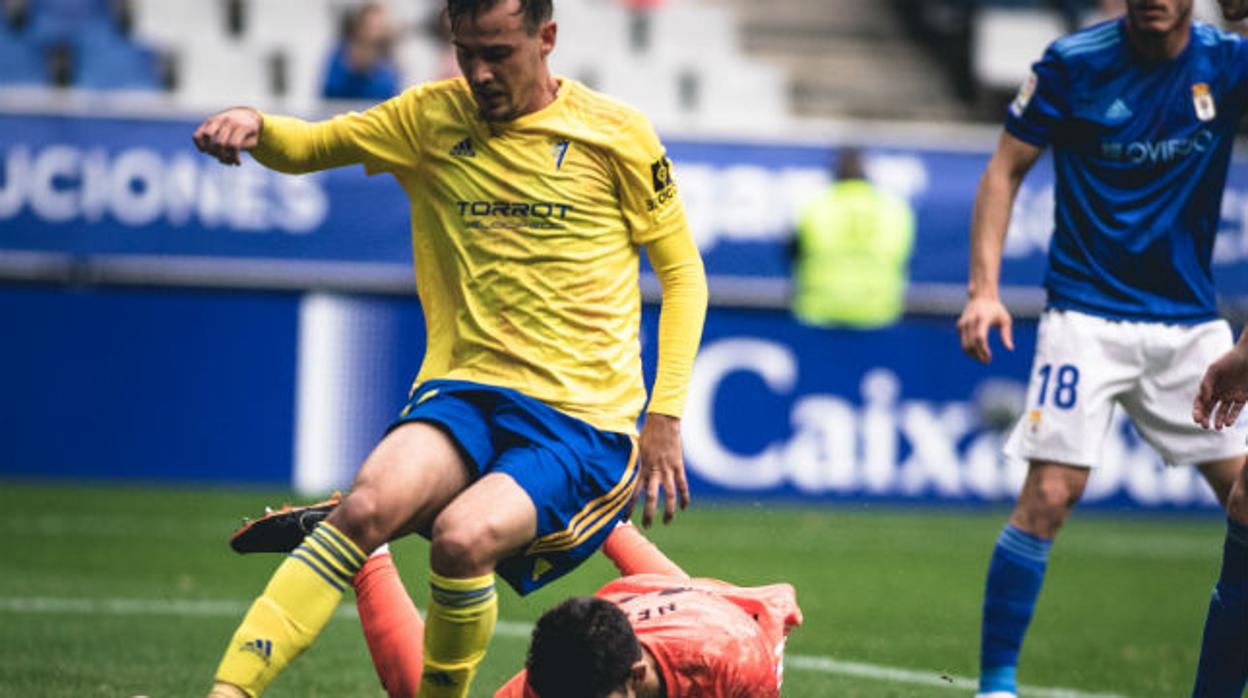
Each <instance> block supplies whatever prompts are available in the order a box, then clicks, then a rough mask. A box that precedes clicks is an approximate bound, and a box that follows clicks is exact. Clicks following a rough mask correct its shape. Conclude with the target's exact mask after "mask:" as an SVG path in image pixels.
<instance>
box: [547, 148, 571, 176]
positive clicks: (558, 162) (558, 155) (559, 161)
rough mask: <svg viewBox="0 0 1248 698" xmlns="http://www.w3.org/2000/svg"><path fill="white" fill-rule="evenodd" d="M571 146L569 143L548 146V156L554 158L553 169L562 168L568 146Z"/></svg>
mask: <svg viewBox="0 0 1248 698" xmlns="http://www.w3.org/2000/svg"><path fill="white" fill-rule="evenodd" d="M570 145H572V142H571V141H559V142H558V143H556V144H554V145H552V146H550V154H551V155H554V156H555V169H556V170H557V169H559V168H561V167H563V159H564V158H565V157H566V156H567V154H568V146H570Z"/></svg>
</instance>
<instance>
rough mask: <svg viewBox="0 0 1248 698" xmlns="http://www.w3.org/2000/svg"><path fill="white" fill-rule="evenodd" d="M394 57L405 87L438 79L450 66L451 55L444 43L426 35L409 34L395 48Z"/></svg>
mask: <svg viewBox="0 0 1248 698" xmlns="http://www.w3.org/2000/svg"><path fill="white" fill-rule="evenodd" d="M394 58H395V62H396V63H398V65H399V71H400V75H401V77H402V81H403V82H402V85H403V86H404V87H407V86H410V85H415V84H418V83H422V82H428V81H430V80H438V79H440V78H441V77H443V75H444V73H445V71H446V69H447V68H448V67H449V64H448V58H449V57H448V56H447V53H446V51H445V50H444V49H443V47H442V45H441V44H440V43H439V42H437V41H434V40H433V39H429V38H426V37H424V36H409V37H407V38H406V39H404V40H403V41H400V42H399V44H398V46H396V47H395V49H394Z"/></svg>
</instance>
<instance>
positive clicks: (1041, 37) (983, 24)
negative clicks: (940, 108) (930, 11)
mask: <svg viewBox="0 0 1248 698" xmlns="http://www.w3.org/2000/svg"><path fill="white" fill-rule="evenodd" d="M1065 32H1066V24H1065V21H1064V20H1063V19H1062V16H1061V14H1059V13H1058V12H1057V11H1055V10H1050V9H1046V8H1012V7H988V8H984V9H983V10H981V11H980V13H979V15H978V16H977V17H976V20H975V35H974V41H973V46H974V48H973V49H972V56H971V65H972V70H973V74H974V76H975V80H976V81H977V82H978V83H979V84H980V85H982V86H984V87H987V88H989V89H994V90H1013V89H1016V88H1017V87H1018V86H1019V85H1021V84H1022V82H1023V80H1025V79H1026V78H1027V75H1028V74H1029V73H1030V72H1031V64H1032V63H1034V62H1035V61H1036V60H1038V59H1039V58H1040V56H1041V55H1042V54H1043V53H1044V49H1045V48H1046V47H1047V46H1048V45H1049V43H1050V42H1052V41H1053V40H1054V39H1056V38H1058V37H1059V36H1061V35H1062V34H1064V33H1065Z"/></svg>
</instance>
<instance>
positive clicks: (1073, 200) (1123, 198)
mask: <svg viewBox="0 0 1248 698" xmlns="http://www.w3.org/2000/svg"><path fill="white" fill-rule="evenodd" d="M1241 1H1242V0H1226V1H1225V2H1224V3H1223V8H1224V12H1226V13H1227V14H1228V15H1230V14H1232V12H1233V11H1238V10H1237V8H1231V7H1229V6H1230V5H1232V4H1234V5H1238V4H1241ZM1246 108H1248V43H1245V42H1243V41H1241V40H1240V39H1239V38H1238V37H1236V36H1233V35H1230V34H1226V33H1223V32H1221V31H1219V30H1217V29H1214V28H1213V27H1210V26H1207V25H1204V24H1201V23H1198V22H1193V21H1192V0H1128V2H1127V14H1126V16H1125V17H1123V18H1120V19H1117V20H1113V21H1109V22H1105V23H1102V24H1098V25H1095V26H1092V27H1090V28H1088V29H1087V30H1084V31H1081V32H1079V33H1076V34H1073V35H1071V36H1067V37H1064V38H1062V39H1059V40H1057V41H1056V42H1054V43H1053V44H1052V45H1051V46H1050V47H1049V48H1048V50H1047V51H1046V52H1045V54H1044V56H1043V58H1041V60H1040V61H1039V62H1037V63H1036V64H1035V66H1034V69H1033V72H1032V74H1031V76H1030V78H1029V79H1028V80H1027V82H1026V83H1025V84H1024V85H1023V87H1022V89H1021V90H1020V91H1019V94H1018V96H1017V98H1016V99H1015V100H1014V102H1013V104H1012V105H1011V106H1010V109H1009V115H1008V117H1007V119H1006V123H1005V132H1004V133H1003V134H1002V136H1001V140H1000V143H999V145H998V146H997V150H996V152H995V153H994V154H993V157H992V159H991V161H990V162H989V164H988V167H987V169H986V170H985V172H984V175H983V178H982V179H981V181H980V185H979V190H978V192H977V194H976V198H975V209H974V216H973V221H972V230H971V269H970V279H969V284H968V295H969V300H968V301H967V305H966V308H965V310H964V311H963V313H962V317H961V318H960V319H959V320H958V331H959V334H960V336H961V342H962V348H963V350H964V351H965V352H966V353H967V354H969V355H970V356H972V357H974V358H976V359H978V360H980V361H983V362H988V361H989V360H991V358H992V355H991V352H990V350H989V343H988V335H989V332H990V330H991V329H992V328H993V327H996V328H998V329H999V330H1000V332H1001V338H1002V341H1003V343H1004V344H1005V346H1006V348H1007V349H1012V348H1013V340H1012V336H1011V320H1010V314H1009V312H1008V311H1007V310H1006V308H1005V306H1004V305H1003V304H1002V303H1001V300H1000V298H999V296H998V280H999V275H1000V266H1001V252H1002V246H1003V243H1004V239H1005V233H1006V229H1007V228H1008V226H1009V220H1010V211H1011V208H1012V206H1013V201H1014V197H1015V195H1016V193H1017V191H1018V187H1019V184H1020V183H1021V182H1022V179H1023V177H1024V176H1025V175H1026V173H1027V172H1028V171H1029V170H1030V169H1031V167H1032V166H1033V165H1034V164H1035V162H1036V160H1037V159H1038V158H1039V156H1040V154H1041V152H1042V151H1043V150H1044V149H1045V148H1046V147H1051V148H1052V151H1053V164H1054V169H1055V172H1056V179H1057V205H1056V211H1055V226H1054V234H1053V238H1052V242H1051V245H1050V249H1049V264H1048V270H1047V274H1046V276H1045V287H1046V289H1047V291H1048V307H1047V309H1046V310H1045V313H1044V316H1043V317H1042V318H1041V321H1040V330H1039V335H1038V339H1037V346H1036V356H1035V365H1034V368H1033V370H1032V378H1031V385H1030V387H1029V389H1028V397H1027V401H1028V405H1027V407H1028V409H1027V411H1026V413H1025V414H1024V416H1023V418H1022V419H1021V420H1020V422H1019V424H1018V426H1017V427H1016V428H1015V430H1014V433H1013V435H1012V436H1011V438H1010V440H1009V444H1008V445H1007V450H1009V451H1011V452H1013V453H1015V454H1017V455H1019V456H1021V457H1023V458H1025V459H1027V460H1028V461H1029V463H1030V466H1029V469H1028V474H1027V477H1026V480H1025V482H1024V484H1023V490H1022V492H1021V493H1020V494H1019V498H1018V501H1017V504H1016V505H1015V508H1014V511H1013V513H1012V514H1011V516H1010V519H1009V522H1008V523H1007V524H1006V526H1005V529H1004V530H1003V531H1002V533H1001V536H1000V538H999V539H998V541H997V545H996V548H995V550H994V551H993V556H992V561H991V563H990V565H989V569H988V580H987V590H986V593H985V598H984V616H983V630H982V645H981V654H980V683H979V694H980V696H991V697H992V698H1006V697H1012V696H1015V695H1016V693H1017V686H1016V684H1015V668H1016V666H1017V663H1018V654H1019V650H1020V648H1021V646H1022V641H1023V636H1024V634H1025V633H1026V630H1027V625H1028V623H1029V621H1030V620H1031V616H1032V611H1033V609H1034V607H1035V602H1036V598H1037V597H1038V595H1039V593H1040V587H1041V584H1042V582H1043V579H1044V572H1045V567H1046V562H1047V558H1048V551H1049V547H1050V545H1051V543H1052V541H1053V539H1054V538H1055V537H1056V536H1057V532H1058V530H1059V529H1060V528H1061V526H1062V523H1063V522H1064V521H1065V520H1066V518H1067V516H1068V515H1069V513H1070V511H1071V509H1072V507H1073V506H1074V504H1075V502H1076V501H1078V500H1079V497H1080V496H1081V494H1082V493H1083V490H1084V487H1085V485H1086V483H1087V480H1088V475H1089V472H1090V469H1091V468H1092V467H1094V466H1095V465H1096V464H1097V461H1098V460H1099V458H1100V456H1101V445H1102V443H1103V442H1104V440H1105V436H1106V434H1107V432H1108V430H1109V428H1110V425H1111V424H1112V416H1113V412H1114V410H1115V409H1116V406H1117V407H1121V408H1122V409H1124V410H1126V413H1127V415H1128V416H1129V417H1130V418H1131V420H1132V421H1133V422H1134V424H1135V426H1136V428H1137V429H1138V430H1139V432H1140V433H1141V434H1142V435H1143V437H1144V438H1145V439H1146V440H1147V441H1148V442H1149V443H1150V444H1151V445H1152V446H1153V447H1155V448H1156V449H1157V450H1158V451H1159V452H1160V453H1161V455H1162V456H1163V457H1164V458H1165V460H1166V461H1167V462H1168V463H1172V464H1180V463H1190V464H1195V465H1196V467H1197V468H1199V470H1200V472H1201V474H1202V475H1203V476H1204V477H1205V479H1206V480H1207V481H1208V482H1209V484H1210V485H1211V486H1212V488H1213V490H1214V492H1215V493H1216V494H1217V496H1218V498H1219V499H1220V500H1221V501H1222V503H1223V504H1224V505H1227V504H1228V503H1229V511H1230V512H1231V519H1230V523H1229V524H1228V535H1227V548H1226V550H1227V551H1228V552H1227V554H1226V557H1225V559H1224V574H1223V577H1224V580H1223V581H1224V582H1226V584H1224V585H1223V584H1220V585H1219V591H1215V594H1214V599H1213V602H1212V603H1211V605H1210V611H1209V618H1208V621H1207V623H1206V632H1205V639H1204V646H1203V649H1202V654H1201V662H1200V668H1199V672H1198V676H1197V680H1196V691H1195V695H1198V696H1237V697H1238V696H1240V694H1241V693H1242V691H1243V686H1244V678H1245V673H1248V649H1246V645H1248V642H1246V641H1245V634H1246V633H1248V624H1245V623H1244V622H1243V620H1242V619H1243V618H1244V609H1245V604H1248V588H1246V587H1248V569H1245V568H1248V564H1245V561H1244V559H1243V558H1244V557H1245V551H1244V550H1243V545H1244V541H1243V536H1242V531H1243V528H1242V526H1243V525H1244V524H1248V516H1246V513H1245V501H1246V494H1248V492H1246V488H1245V483H1244V481H1243V477H1244V475H1243V464H1244V451H1245V445H1244V442H1245V439H1244V432H1243V431H1241V430H1233V429H1228V430H1223V431H1204V430H1201V429H1200V428H1198V427H1197V426H1195V425H1194V424H1192V422H1191V420H1190V419H1189V418H1188V416H1187V415H1188V414H1190V409H1191V408H1190V406H1191V404H1192V400H1193V399H1194V398H1195V396H1196V391H1197V386H1198V384H1199V381H1200V375H1201V374H1200V372H1201V371H1203V370H1204V368H1205V367H1206V366H1208V365H1209V363H1210V362H1211V361H1213V360H1214V359H1215V358H1216V357H1218V356H1219V355H1221V354H1222V353H1223V352H1224V351H1226V350H1227V349H1228V348H1229V347H1230V345H1231V332H1230V328H1229V327H1228V326H1227V324H1226V323H1225V322H1224V321H1222V320H1220V319H1219V318H1218V315H1217V307H1216V300H1215V294H1214V287H1213V279H1212V276H1211V273H1210V258H1211V256H1212V251H1213V242H1214V237H1215V234H1216V232H1217V227H1218V213H1219V210H1220V206H1221V200H1222V189H1223V187H1224V186H1225V183H1226V173H1227V166H1228V163H1229V160H1230V151H1231V144H1232V140H1233V136H1234V133H1235V129H1236V127H1237V126H1238V124H1239V122H1240V118H1241V116H1242V115H1243V113H1244V112H1245V109H1246ZM1228 570H1229V574H1230V578H1229V580H1228V579H1227V574H1228Z"/></svg>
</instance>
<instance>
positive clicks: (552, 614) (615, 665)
mask: <svg viewBox="0 0 1248 698" xmlns="http://www.w3.org/2000/svg"><path fill="white" fill-rule="evenodd" d="M639 659H641V644H640V643H638V642H637V635H636V634H635V633H634V632H633V627H632V626H631V625H629V624H628V616H626V615H625V614H624V612H623V611H621V610H620V608H619V607H618V606H616V605H615V604H613V603H611V602H609V601H603V600H602V599H595V598H593V597H575V598H571V599H568V600H567V601H564V602H563V603H561V604H559V605H558V606H555V607H554V608H552V609H550V610H549V611H547V612H546V613H545V614H544V615H543V616H542V617H541V618H540V619H538V621H537V626H536V627H534V628H533V639H532V641H531V642H530V643H529V658H528V660H527V661H526V662H525V668H526V669H527V670H528V672H529V676H528V682H529V686H531V687H532V688H533V690H534V691H537V694H538V695H539V696H541V698H605V696H608V695H610V694H611V693H614V692H616V691H625V690H626V689H627V687H628V677H629V675H630V673H631V671H632V666H633V664H634V663H636V662H637V660H639Z"/></svg>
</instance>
